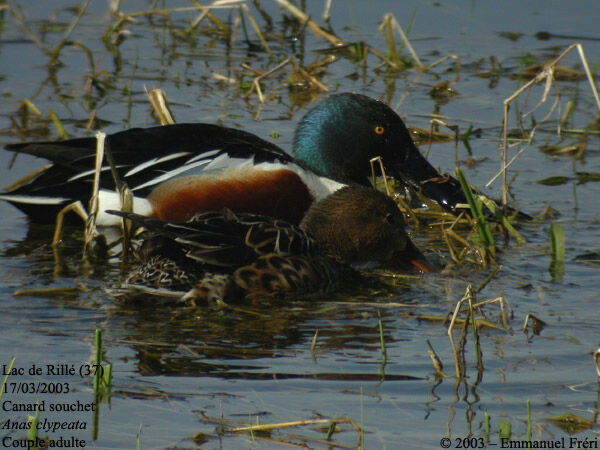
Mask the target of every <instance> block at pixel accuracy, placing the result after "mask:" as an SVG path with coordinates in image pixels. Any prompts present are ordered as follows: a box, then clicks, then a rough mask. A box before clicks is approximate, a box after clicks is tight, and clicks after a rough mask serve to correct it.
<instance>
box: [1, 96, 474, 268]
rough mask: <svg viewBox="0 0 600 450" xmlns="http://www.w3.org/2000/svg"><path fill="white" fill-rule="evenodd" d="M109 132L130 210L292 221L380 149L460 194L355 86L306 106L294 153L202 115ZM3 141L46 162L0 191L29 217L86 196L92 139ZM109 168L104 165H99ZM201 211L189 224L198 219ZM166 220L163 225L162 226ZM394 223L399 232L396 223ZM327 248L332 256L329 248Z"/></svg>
mask: <svg viewBox="0 0 600 450" xmlns="http://www.w3.org/2000/svg"><path fill="white" fill-rule="evenodd" d="M107 141H108V145H110V148H111V152H112V155H113V158H114V161H115V166H116V171H117V172H118V176H119V177H120V178H121V179H122V180H123V181H124V182H125V183H127V185H128V186H129V187H130V189H131V190H132V192H133V193H134V196H135V197H134V212H135V213H136V214H140V215H142V216H146V217H151V218H153V219H157V220H160V221H163V222H171V223H182V222H185V221H186V220H189V219H190V218H192V217H194V216H195V215H196V214H198V213H203V212H206V211H221V210H222V209H223V208H228V209H229V210H231V211H232V212H233V216H232V215H228V214H226V213H222V220H225V219H226V218H227V217H228V218H229V219H232V220H234V222H235V219H233V217H237V218H238V219H239V220H240V221H241V222H240V223H246V222H247V220H253V219H248V217H246V216H243V215H242V216H241V217H238V216H236V214H238V213H244V214H258V215H261V216H263V218H262V219H260V220H265V221H266V223H271V222H270V220H271V219H265V218H264V217H265V216H266V217H269V218H273V219H279V220H283V221H286V222H288V223H289V226H292V225H297V224H299V223H300V221H301V220H302V218H303V217H305V216H306V215H307V211H309V208H310V207H311V205H313V204H314V203H315V202H319V201H321V200H324V199H325V198H326V197H328V196H329V195H331V194H332V193H334V192H336V191H338V190H340V189H341V188H342V187H344V186H346V185H362V186H369V185H370V183H369V179H368V178H369V175H370V165H369V161H370V160H371V159H372V158H375V157H377V156H381V157H382V161H383V165H384V168H385V170H386V172H387V174H388V175H390V176H392V177H395V178H397V179H400V180H402V181H404V182H405V183H407V184H410V185H412V186H414V187H415V188H416V189H419V190H421V191H422V193H423V194H424V195H426V196H428V197H430V198H431V199H433V200H434V201H436V202H438V203H439V204H440V205H441V206H443V207H444V208H446V209H448V210H451V209H453V207H454V206H455V205H456V204H457V203H464V202H465V199H464V196H463V194H462V191H461V189H460V185H459V183H458V182H457V181H456V180H455V179H453V178H451V177H447V176H446V177H443V176H441V175H440V174H439V173H438V172H437V171H436V170H435V169H434V168H433V167H432V166H431V165H430V164H429V163H428V162H427V160H425V159H424V158H423V157H422V155H421V154H420V153H419V151H418V150H417V148H416V146H415V145H414V143H413V141H412V139H411V138H410V135H409V132H408V130H407V128H406V126H405V125H404V123H403V121H402V120H401V119H400V117H399V116H398V115H397V114H396V113H395V112H394V111H393V110H391V109H390V108H389V107H388V106H386V105H385V104H383V103H381V102H378V101H376V100H373V99H370V98H368V97H365V96H362V95H358V94H349V93H345V94H336V95H331V96H329V97H327V98H326V99H324V100H323V101H321V102H320V103H319V104H318V105H316V106H315V107H314V108H313V109H311V110H310V111H309V112H308V113H307V114H306V115H305V116H304V117H303V118H302V120H301V121H300V123H299V124H298V126H297V129H296V133H295V137H294V148H293V156H290V155H289V154H287V153H285V152H284V151H283V150H281V149H280V148H279V147H277V146H276V145H274V144H272V143H270V142H267V141H264V140H262V139H260V138H259V137H257V136H255V135H253V134H250V133H247V132H244V131H240V130H235V129H231V128H225V127H219V126H215V125H208V124H178V125H170V126H162V127H153V128H146V129H140V128H138V129H130V130H126V131H123V132H120V133H115V134H113V135H110V136H108V138H107ZM6 148H7V150H10V151H14V152H17V153H28V154H31V155H34V156H38V157H42V158H45V159H48V160H50V161H51V163H52V164H51V165H49V166H48V167H47V168H46V169H45V170H43V171H41V172H40V173H38V174H37V175H36V176H34V177H32V178H31V180H28V181H27V182H25V183H22V184H19V185H18V187H16V188H15V189H13V190H11V191H9V192H4V193H2V194H0V199H4V200H7V201H9V202H10V203H12V204H13V205H15V206H16V207H17V208H19V209H21V210H22V211H23V212H24V213H25V214H26V215H27V216H28V217H29V218H30V220H32V221H33V222H52V221H54V220H55V217H56V214H57V213H58V212H59V211H60V210H61V209H62V208H64V207H65V206H66V205H68V204H70V203H73V202H81V203H83V204H85V203H86V202H87V199H88V198H89V195H90V191H91V185H92V180H93V176H94V170H93V164H94V158H95V139H94V138H80V139H71V140H67V141H63V142H42V143H24V144H13V145H9V146H7V147H6ZM109 170H110V167H109V166H103V167H102V171H103V172H107V171H109ZM106 175H107V176H103V177H101V181H100V200H99V203H100V205H99V211H100V213H99V215H98V217H97V224H99V225H117V224H118V223H120V219H119V218H118V217H117V216H115V215H111V214H107V213H106V211H107V210H109V209H119V203H118V197H117V194H116V193H115V186H114V181H113V177H112V176H110V175H108V174H106ZM342 192H345V194H344V195H345V196H346V200H345V202H350V203H352V201H350V200H349V199H351V198H352V197H353V196H357V195H359V194H357V192H358V190H345V191H344V190H343V191H342ZM375 196H376V195H375ZM334 198H335V197H334ZM380 200H382V199H380ZM356 201H357V202H358V203H359V204H360V203H361V202H360V201H358V200H356ZM375 203H377V201H375ZM363 206H364V207H365V208H366V205H363ZM135 217H136V218H137V216H135ZM200 217H201V218H200V219H193V220H192V221H191V222H190V224H194V223H195V224H204V223H205V220H204V219H205V218H202V216H200ZM250 217H252V216H250ZM394 217H395V216H394ZM229 219H227V220H229ZM347 219H348V217H346V218H345V219H343V220H347ZM343 220H338V221H337V223H341V222H342V221H343ZM140 221H141V219H138V222H140ZM194 221H195V222H194ZM152 223H154V224H156V222H152ZM190 224H188V225H186V226H192V225H190ZM145 225H149V224H148V223H147V224H145ZM371 225H372V224H369V223H365V224H360V225H357V224H355V226H356V229H355V230H354V233H356V234H355V236H354V237H355V238H356V239H358V238H357V236H358V235H359V233H362V234H365V235H366V234H367V233H368V231H367V230H369V229H370V226H371ZM149 226H150V225H149ZM165 227H166V228H169V227H168V226H167V225H165V226H164V227H162V228H161V229H165ZM192 227H193V226H192ZM159 228H160V227H159ZM360 228H362V230H361V229H360ZM398 228H399V229H400V228H401V229H402V233H404V231H403V227H402V225H401V223H400V222H399V226H398ZM155 229H156V227H155ZM252 229H255V228H252ZM376 229H377V228H376V226H374V225H373V230H376ZM296 231H298V230H296ZM308 232H309V233H311V234H313V233H315V230H314V229H309V231H308ZM398 233H400V231H398ZM404 236H405V234H404ZM350 237H352V236H350ZM407 239H408V238H406V239H405V242H410V241H408V240H407ZM171 241H174V240H173V239H172V240H171ZM388 244H389V243H388ZM411 245H412V243H411ZM413 247H414V246H413ZM391 248H395V249H397V248H396V247H393V246H391ZM328 256H329V257H331V256H333V257H334V259H336V258H337V259H339V258H338V255H335V253H334V254H333V255H331V254H329V255H328ZM341 259H342V260H344V258H341ZM373 260H380V258H379V256H377V257H374V258H373ZM343 262H352V261H347V260H344V261H343Z"/></svg>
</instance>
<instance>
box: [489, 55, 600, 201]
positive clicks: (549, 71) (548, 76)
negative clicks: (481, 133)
mask: <svg viewBox="0 0 600 450" xmlns="http://www.w3.org/2000/svg"><path fill="white" fill-rule="evenodd" d="M574 48H577V50H578V52H579V57H580V59H581V61H582V63H583V66H584V68H585V73H586V75H587V78H588V81H589V83H590V87H591V89H592V93H593V95H594V99H595V100H596V105H597V107H598V111H600V97H598V90H597V89H596V84H595V82H594V78H593V77H592V73H591V72H590V69H589V65H588V63H587V60H586V58H585V54H584V52H583V47H582V45H581V44H579V43H576V44H572V45H570V46H569V47H568V48H567V49H566V50H565V51H564V52H562V53H561V54H560V55H559V56H557V57H556V58H555V59H554V60H553V61H551V62H550V63H548V64H546V65H545V66H544V69H543V70H542V71H540V73H538V74H537V76H536V77H534V78H533V79H532V80H530V81H529V82H527V83H526V84H524V85H523V86H521V87H520V88H519V89H517V90H516V91H515V92H514V93H513V94H512V95H511V96H510V97H508V98H507V99H505V100H504V117H503V124H502V125H503V127H502V128H503V129H502V149H501V150H502V168H501V170H500V172H498V173H497V174H496V175H495V176H494V177H492V179H491V180H490V181H489V182H488V183H487V184H486V187H489V186H490V185H491V184H492V183H493V182H494V181H495V180H496V179H497V178H498V177H499V176H502V204H503V205H506V204H507V203H508V184H507V169H508V167H509V166H510V165H511V164H512V163H513V162H514V161H515V160H516V159H517V158H518V157H519V155H521V153H523V151H525V149H526V148H527V147H528V146H529V143H531V141H532V139H533V135H534V134H535V131H536V130H537V129H538V128H539V127H540V126H541V125H542V124H543V123H544V122H546V121H547V120H548V119H549V117H550V115H551V114H552V112H553V111H554V109H555V107H556V105H557V104H558V95H557V100H556V101H555V103H554V105H553V107H552V108H551V109H550V112H549V113H548V114H547V116H546V117H545V118H544V119H542V121H538V122H537V123H536V125H535V126H534V127H533V128H532V130H531V132H530V134H529V137H528V139H527V142H528V143H527V145H525V146H524V147H523V148H522V149H520V150H519V151H518V152H517V154H515V155H514V156H513V158H512V159H511V160H510V162H509V161H508V160H507V152H508V110H509V105H510V103H511V102H513V101H514V100H516V99H517V98H518V97H519V96H520V95H521V94H522V93H524V92H525V91H527V90H528V89H530V88H531V87H532V86H533V85H535V84H537V83H539V82H541V81H545V82H546V85H545V89H544V93H543V95H542V98H541V100H540V102H539V103H538V105H536V107H535V108H534V109H533V110H532V111H530V113H529V114H531V113H532V112H533V111H535V110H536V109H537V108H538V107H539V106H540V105H541V104H542V103H544V102H545V101H546V99H547V97H548V93H549V91H550V89H551V87H552V83H553V80H554V69H555V67H556V66H557V64H558V62H559V61H560V60H562V59H563V58H564V57H565V56H566V55H567V54H568V53H570V52H571V51H572V50H573V49H574Z"/></svg>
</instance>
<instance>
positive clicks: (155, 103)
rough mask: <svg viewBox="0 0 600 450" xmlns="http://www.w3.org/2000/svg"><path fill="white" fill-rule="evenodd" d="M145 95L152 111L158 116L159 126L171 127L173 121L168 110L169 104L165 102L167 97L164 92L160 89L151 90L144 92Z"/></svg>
mask: <svg viewBox="0 0 600 450" xmlns="http://www.w3.org/2000/svg"><path fill="white" fill-rule="evenodd" d="M144 89H145V87H144ZM146 95H148V99H149V100H150V105H152V109H153V110H154V112H155V113H156V115H157V116H158V120H159V121H160V124H161V125H173V124H174V123H175V120H173V115H172V114H171V109H170V108H169V102H168V100H167V96H166V95H165V91H163V90H162V89H152V90H151V91H150V92H148V91H146Z"/></svg>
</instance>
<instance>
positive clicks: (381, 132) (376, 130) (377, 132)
mask: <svg viewBox="0 0 600 450" xmlns="http://www.w3.org/2000/svg"><path fill="white" fill-rule="evenodd" d="M374 131H375V134H383V132H384V131H385V128H383V127H382V126H379V125H378V126H376V127H375V130H374Z"/></svg>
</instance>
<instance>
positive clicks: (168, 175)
mask: <svg viewBox="0 0 600 450" xmlns="http://www.w3.org/2000/svg"><path fill="white" fill-rule="evenodd" d="M204 165H206V161H199V162H196V163H194V164H187V165H185V166H182V167H178V168H177V169H173V170H171V171H169V172H166V173H164V174H163V175H161V176H159V177H156V178H154V179H152V180H150V181H148V182H146V183H144V184H140V185H139V186H136V187H134V188H133V189H132V191H136V190H138V189H143V188H145V187H148V186H153V185H155V184H158V183H162V182H163V181H166V180H168V179H170V178H173V177H175V175H179V174H180V173H183V172H185V171H187V170H190V169H193V168H194V167H199V166H204Z"/></svg>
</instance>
